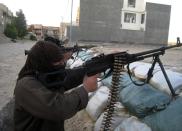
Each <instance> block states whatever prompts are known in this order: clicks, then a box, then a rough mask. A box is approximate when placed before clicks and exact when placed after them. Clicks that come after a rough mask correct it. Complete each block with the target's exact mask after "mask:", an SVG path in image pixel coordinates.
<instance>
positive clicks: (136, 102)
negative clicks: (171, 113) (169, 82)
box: [119, 83, 171, 118]
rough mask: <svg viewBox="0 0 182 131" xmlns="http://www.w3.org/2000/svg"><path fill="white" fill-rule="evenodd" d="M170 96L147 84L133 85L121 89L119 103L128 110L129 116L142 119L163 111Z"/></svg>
mask: <svg viewBox="0 0 182 131" xmlns="http://www.w3.org/2000/svg"><path fill="white" fill-rule="evenodd" d="M170 100H171V98H170V96H169V95H167V94H165V93H164V92H162V91H159V90H157V89H155V88H153V87H151V86H150V85H149V84H145V85H143V86H136V85H134V84H133V83H132V84H130V85H129V86H127V87H125V88H123V89H122V91H121V92H120V94H119V101H120V102H121V103H122V104H123V105H124V106H126V107H127V108H128V110H129V111H130V112H131V114H133V115H135V116H137V117H139V118H143V117H145V116H147V115H149V114H152V113H154V112H157V111H160V110H163V109H165V108H166V107H167V105H168V104H169V103H170Z"/></svg>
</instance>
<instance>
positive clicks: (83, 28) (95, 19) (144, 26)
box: [67, 0, 171, 44]
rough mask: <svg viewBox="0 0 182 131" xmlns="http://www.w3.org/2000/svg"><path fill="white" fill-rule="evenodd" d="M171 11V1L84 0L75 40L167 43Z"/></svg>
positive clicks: (74, 32)
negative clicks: (163, 2)
mask: <svg viewBox="0 0 182 131" xmlns="http://www.w3.org/2000/svg"><path fill="white" fill-rule="evenodd" d="M170 13H171V6H170V5H163V4H156V3H148V2H147V3H145V1H144V0H114V1H113V0H80V19H79V26H75V27H72V40H75V41H78V40H81V41H102V42H121V43H151V44H167V42H168V34H169V24H170ZM68 30H69V27H68ZM69 35H70V34H69V32H68V33H67V36H68V37H69Z"/></svg>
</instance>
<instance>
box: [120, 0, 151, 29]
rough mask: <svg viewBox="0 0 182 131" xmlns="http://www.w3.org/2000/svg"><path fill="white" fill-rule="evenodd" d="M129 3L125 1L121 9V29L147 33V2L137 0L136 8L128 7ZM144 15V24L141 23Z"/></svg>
mask: <svg viewBox="0 0 182 131" xmlns="http://www.w3.org/2000/svg"><path fill="white" fill-rule="evenodd" d="M128 1H129V0H124V3H123V8H122V9H121V29H126V30H142V31H145V24H146V14H147V13H146V10H145V6H146V4H145V1H144V0H135V6H133V7H132V6H129V5H128ZM127 14H128V15H127ZM142 14H144V22H143V23H141V19H142ZM132 15H133V16H132Z"/></svg>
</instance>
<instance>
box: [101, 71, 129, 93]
mask: <svg viewBox="0 0 182 131" xmlns="http://www.w3.org/2000/svg"><path fill="white" fill-rule="evenodd" d="M119 80H120V81H119V92H120V90H122V88H125V87H127V86H128V85H130V84H132V81H131V80H130V78H129V75H128V73H126V72H121V75H120V79H119ZM102 83H103V85H104V86H107V87H109V88H110V87H111V85H112V75H110V76H109V77H107V78H105V79H103V80H102Z"/></svg>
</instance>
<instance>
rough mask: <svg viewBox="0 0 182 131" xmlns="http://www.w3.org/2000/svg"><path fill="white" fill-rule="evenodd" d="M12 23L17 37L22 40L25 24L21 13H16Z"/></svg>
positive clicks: (25, 32)
mask: <svg viewBox="0 0 182 131" xmlns="http://www.w3.org/2000/svg"><path fill="white" fill-rule="evenodd" d="M14 23H15V26H16V29H17V32H18V37H20V38H23V37H24V36H25V35H26V34H27V24H26V19H25V15H24V13H23V11H22V10H21V9H20V10H19V11H18V12H16V17H15V19H14Z"/></svg>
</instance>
